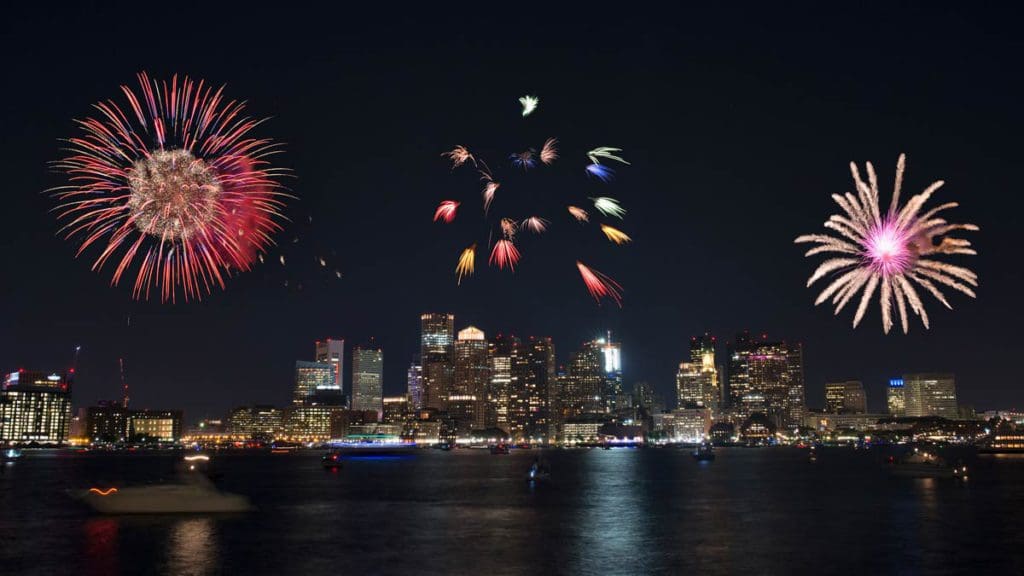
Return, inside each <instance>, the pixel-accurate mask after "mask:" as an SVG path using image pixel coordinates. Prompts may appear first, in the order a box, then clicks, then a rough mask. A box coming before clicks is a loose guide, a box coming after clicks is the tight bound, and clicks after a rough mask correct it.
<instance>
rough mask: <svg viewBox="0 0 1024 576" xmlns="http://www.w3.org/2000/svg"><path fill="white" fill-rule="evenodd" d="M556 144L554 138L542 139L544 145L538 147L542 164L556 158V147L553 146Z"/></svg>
mask: <svg viewBox="0 0 1024 576" xmlns="http://www.w3.org/2000/svg"><path fill="white" fill-rule="evenodd" d="M557 144H558V140H555V139H554V138H548V139H547V140H545V141H544V146H543V147H542V148H541V149H540V161H541V162H543V163H544V164H551V163H552V162H554V161H555V160H558V148H556V147H555V146H556V145H557Z"/></svg>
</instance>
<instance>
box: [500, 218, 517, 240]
mask: <svg viewBox="0 0 1024 576" xmlns="http://www.w3.org/2000/svg"><path fill="white" fill-rule="evenodd" d="M500 225H501V235H502V236H504V237H505V239H506V240H515V239H516V233H517V232H519V224H518V223H516V221H515V220H513V219H511V218H502V219H501V222H500Z"/></svg>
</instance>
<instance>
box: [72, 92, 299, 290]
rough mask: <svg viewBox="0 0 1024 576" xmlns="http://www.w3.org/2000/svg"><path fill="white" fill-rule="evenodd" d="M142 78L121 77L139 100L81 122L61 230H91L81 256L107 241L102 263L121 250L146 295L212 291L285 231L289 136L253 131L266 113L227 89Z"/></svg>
mask: <svg viewBox="0 0 1024 576" xmlns="http://www.w3.org/2000/svg"><path fill="white" fill-rule="evenodd" d="M138 81H139V85H140V87H139V89H138V90H133V89H132V88H129V87H128V86H121V91H122V92H123V93H124V96H125V98H126V100H127V102H128V106H127V107H121V106H120V105H118V104H116V103H114V102H113V101H107V102H100V103H98V104H96V105H95V108H96V110H98V111H99V114H98V116H97V117H93V118H86V119H85V120H80V121H78V122H77V123H78V125H79V127H80V128H81V130H82V134H81V135H80V136H78V137H73V138H70V139H69V140H68V148H67V149H68V152H69V154H68V156H67V157H66V158H64V159H62V160H59V161H57V162H56V163H55V165H56V166H57V167H58V168H60V169H62V170H64V171H66V172H67V174H68V176H69V180H70V184H68V185H67V186H62V187H60V188H56V189H55V190H53V194H54V196H55V197H56V198H57V200H58V202H59V204H58V206H57V209H56V212H57V213H58V219H60V220H61V221H62V222H63V223H64V224H63V226H62V227H61V234H63V235H64V236H65V238H67V239H71V238H75V237H81V245H80V248H79V250H78V255H81V254H82V253H84V252H85V251H86V250H87V249H89V248H90V247H91V246H97V247H99V248H100V249H101V252H100V254H99V255H98V256H97V258H96V259H95V261H94V262H93V265H92V269H93V270H97V271H98V270H100V269H102V268H103V267H104V265H105V264H106V263H107V262H108V261H110V260H111V259H113V260H114V261H115V262H116V264H114V272H113V276H112V280H111V284H112V285H117V284H118V283H119V282H120V281H121V279H122V278H123V277H124V275H125V274H129V275H134V276H135V282H134V286H133V290H132V296H133V297H134V298H136V299H141V298H146V299H148V298H149V294H150V290H151V289H153V288H154V287H155V288H157V289H159V291H160V295H161V300H162V301H167V300H171V301H176V299H177V295H178V292H179V290H180V292H181V294H182V296H183V297H184V299H185V300H189V299H200V298H202V295H203V294H204V293H207V294H209V293H210V292H211V290H212V288H213V286H214V285H217V286H220V287H221V288H224V287H225V279H226V277H227V276H228V275H230V274H231V273H232V272H233V271H235V270H242V271H245V270H249V269H250V268H251V266H252V265H253V264H254V263H255V261H256V259H257V256H258V255H259V254H262V253H264V252H266V249H267V248H268V247H269V246H270V245H271V244H272V243H273V241H272V239H271V236H272V235H273V234H274V233H275V232H277V231H278V230H280V228H281V227H280V225H279V224H278V223H277V219H278V218H282V216H281V209H282V207H283V205H284V203H283V200H284V198H285V197H287V194H285V193H283V192H282V191H281V187H280V185H279V184H278V183H277V181H276V180H277V178H279V177H280V176H282V175H284V171H283V170H281V169H277V168H272V167H271V166H270V165H269V162H268V160H267V159H268V157H269V156H270V155H272V154H273V153H274V152H275V151H276V149H277V145H275V144H274V143H273V142H272V141H270V140H267V139H256V138H253V137H252V136H251V135H250V133H251V132H252V130H253V129H254V128H255V127H256V126H257V125H258V124H260V121H258V120H254V119H252V118H250V117H247V116H245V115H244V114H245V105H244V104H243V103H240V102H237V101H226V100H225V99H224V96H223V90H224V89H223V87H222V88H219V89H214V88H212V87H211V86H208V85H206V84H205V83H204V82H203V81H199V82H195V81H193V80H192V79H190V78H188V77H187V76H186V77H184V78H179V77H178V76H174V77H173V78H172V79H171V81H170V83H168V82H157V81H155V80H151V79H150V78H149V77H148V76H147V75H146V73H145V72H143V73H140V74H139V75H138Z"/></svg>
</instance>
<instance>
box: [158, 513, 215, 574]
mask: <svg viewBox="0 0 1024 576" xmlns="http://www.w3.org/2000/svg"><path fill="white" fill-rule="evenodd" d="M168 546H169V549H168V553H167V564H168V573H170V574H182V575H189V576H192V575H200V574H213V573H215V572H217V571H218V570H217V565H218V561H219V555H220V550H219V548H218V545H217V534H216V523H215V522H214V520H213V519H211V518H188V519H184V520H179V521H177V522H176V523H175V524H174V526H172V527H171V533H170V538H169V541H168Z"/></svg>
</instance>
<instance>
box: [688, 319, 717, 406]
mask: <svg viewBox="0 0 1024 576" xmlns="http://www.w3.org/2000/svg"><path fill="white" fill-rule="evenodd" d="M715 344H716V339H715V337H714V336H712V335H710V334H708V333H706V332H705V333H704V335H703V336H694V337H693V338H691V339H690V363H691V364H693V365H694V367H695V368H696V370H697V371H698V372H699V374H700V394H701V400H700V401H701V402H703V404H704V406H705V407H706V408H708V410H710V411H711V415H712V416H713V417H715V416H718V414H719V411H720V410H721V403H722V383H721V381H720V378H721V375H720V374H719V373H718V368H717V365H716V363H715Z"/></svg>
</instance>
